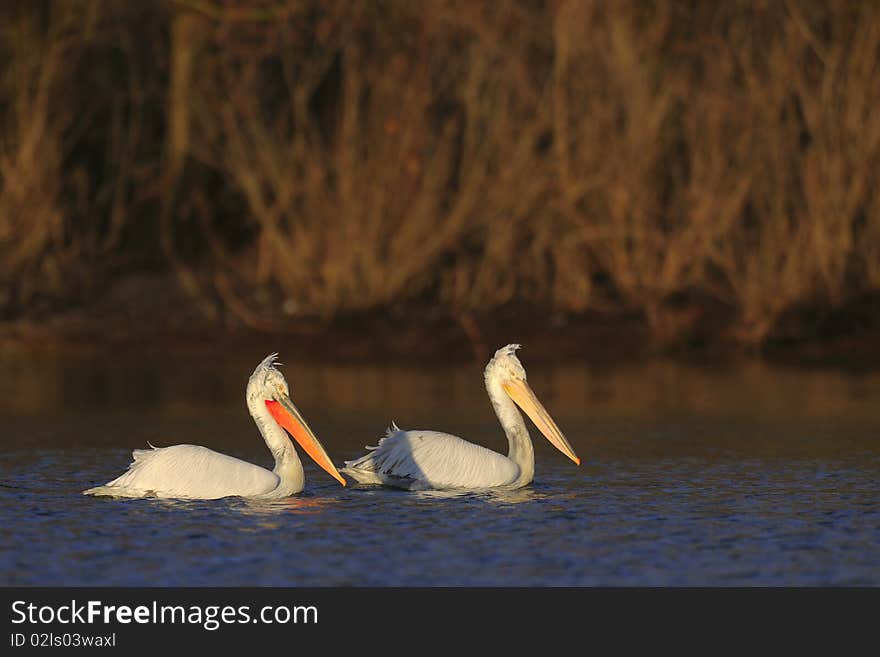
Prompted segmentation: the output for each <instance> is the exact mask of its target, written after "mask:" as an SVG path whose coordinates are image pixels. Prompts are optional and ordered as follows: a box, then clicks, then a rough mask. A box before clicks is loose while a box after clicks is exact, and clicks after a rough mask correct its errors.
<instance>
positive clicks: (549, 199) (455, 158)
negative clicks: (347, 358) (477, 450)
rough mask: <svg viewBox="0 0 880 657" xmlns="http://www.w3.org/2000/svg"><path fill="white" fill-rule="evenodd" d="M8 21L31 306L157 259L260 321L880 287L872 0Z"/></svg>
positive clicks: (838, 294)
mask: <svg viewBox="0 0 880 657" xmlns="http://www.w3.org/2000/svg"><path fill="white" fill-rule="evenodd" d="M3 26H4V29H3V34H2V42H0V47H2V50H3V55H4V57H3V60H2V61H5V62H6V64H4V65H3V66H4V71H3V77H2V87H0V118H2V124H0V176H2V178H0V276H2V277H3V280H4V286H3V287H4V289H3V290H0V295H2V296H0V308H2V309H4V314H5V315H6V316H7V317H9V316H15V315H20V314H23V313H24V314H26V313H28V312H29V311H31V310H32V308H33V307H34V305H35V304H39V303H42V302H44V301H45V300H46V299H52V300H54V301H55V302H57V301H59V300H67V301H71V300H76V301H81V300H87V299H88V298H89V296H90V295H94V294H96V293H97V292H99V291H100V290H101V286H100V284H99V283H98V281H99V280H100V276H101V275H105V274H106V273H107V272H108V271H109V272H113V273H120V272H121V273H124V272H126V271H133V270H135V269H138V268H141V269H142V268H144V267H146V268H154V269H157V268H158V269H162V268H164V269H170V270H173V271H174V272H175V273H176V275H177V276H176V278H177V280H178V281H179V284H180V285H181V286H182V289H184V290H185V291H186V292H187V293H188V294H189V295H190V297H191V298H192V299H193V300H195V301H196V302H197V303H198V305H199V307H200V308H201V309H202V311H203V312H204V313H205V314H207V315H208V316H210V317H217V316H220V315H221V314H224V316H226V317H234V318H237V320H239V321H242V322H244V323H246V324H250V325H254V326H273V325H274V326H278V325H279V324H283V323H284V321H286V319H285V318H286V317H288V318H289V316H297V315H300V316H301V315H306V316H322V317H333V316H338V315H339V314H349V313H357V312H365V311H366V312H368V311H373V310H379V309H385V308H388V307H390V306H404V307H406V306H407V305H413V304H415V305H422V306H423V305H425V304H433V305H435V306H438V307H442V308H445V309H446V310H447V311H448V312H450V313H452V314H462V313H464V314H465V315H466V313H470V312H478V313H485V312H491V311H492V310H493V309H499V308H503V307H509V306H517V307H530V308H536V309H541V310H553V311H557V312H563V313H574V314H580V313H596V314H604V315H628V316H641V317H643V318H644V320H645V321H646V322H647V323H648V325H649V326H650V327H651V330H652V331H653V332H654V333H655V335H657V337H658V338H659V339H660V340H661V341H672V342H677V341H682V340H688V339H690V338H693V337H707V336H708V337H712V338H717V337H725V338H730V339H733V340H735V341H738V342H741V343H746V344H760V343H762V342H764V341H765V340H767V339H768V338H770V337H773V336H774V334H778V333H779V332H780V331H781V330H782V329H781V327H782V326H783V325H785V326H791V321H790V318H791V317H798V316H800V315H804V316H809V317H813V318H815V317H821V316H823V315H827V314H828V313H831V312H835V311H839V309H841V308H846V307H847V306H848V305H849V304H854V303H857V302H861V303H862V304H864V299H870V298H872V296H873V295H877V294H880V186H878V182H880V180H878V178H880V173H878V172H880V166H878V165H880V112H878V111H876V108H877V107H880V5H877V4H876V3H843V4H830V5H829V4H828V3H822V2H766V3H765V2H728V3H692V2H673V1H671V0H656V1H654V2H619V3H618V2H615V3H603V2H588V1H587V0H582V1H579V0H560V1H557V2H546V3H545V2H524V1H513V0H511V1H510V2H470V1H464V0H434V1H432V2H429V3H424V4H422V3H407V2H387V3H348V2H323V1H317V0H298V1H295V0H289V1H286V2H284V1H282V0H271V1H267V2H233V1H227V2H221V1H219V0H213V1H212V0H206V1H201V0H178V1H175V2H168V3H165V4H156V5H153V6H151V7H145V6H144V5H137V8H131V7H129V6H128V5H126V4H123V3H114V2H104V3H100V2H83V3H81V4H80V3H76V2H54V3H47V4H46V5H45V7H43V8H42V9H40V10H36V9H34V8H32V7H30V6H29V5H28V6H25V5H24V3H22V7H20V8H17V9H6V10H4V15H3ZM786 318H788V319H786ZM795 325H796V326H797V327H798V328H797V329H796V330H798V331H801V333H803V332H804V331H805V330H806V328H805V325H803V322H802V323H801V324H798V323H797V322H795ZM786 330H790V329H786Z"/></svg>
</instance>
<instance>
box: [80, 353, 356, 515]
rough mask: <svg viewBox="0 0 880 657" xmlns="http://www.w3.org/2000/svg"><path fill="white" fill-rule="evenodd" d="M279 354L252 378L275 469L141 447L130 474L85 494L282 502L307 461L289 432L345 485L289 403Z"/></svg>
mask: <svg viewBox="0 0 880 657" xmlns="http://www.w3.org/2000/svg"><path fill="white" fill-rule="evenodd" d="M277 355H278V354H272V355H270V356H268V357H266V358H265V359H264V360H263V362H262V363H260V364H259V365H258V366H257V369H255V370H254V373H253V374H252V375H251V378H250V379H249V380H248V384H247V392H246V394H245V398H246V400H247V406H248V410H249V411H250V414H251V417H252V418H254V422H256V424H257V428H258V429H259V430H260V433H261V434H262V435H263V439H264V440H265V441H266V445H267V446H268V447H269V450H270V451H271V452H272V456H274V457H275V468H274V469H273V470H266V469H265V468H261V467H260V466H258V465H254V464H252V463H248V462H246V461H242V460H240V459H237V458H233V457H232V456H227V455H226V454H220V453H219V452H215V451H214V450H211V449H208V448H207V447H200V446H199V445H173V446H171V447H153V446H152V445H150V447H151V449H136V450H134V452H132V456H133V457H134V461H132V463H131V464H130V465H129V466H128V471H126V472H125V473H123V474H122V475H121V476H119V477H117V478H116V479H114V480H113V481H111V482H108V483H106V484H104V485H103V486H98V487H96V488H90V489H88V490H86V491H83V493H84V494H85V495H111V496H116V497H172V498H186V499H203V500H212V499H217V498H220V497H229V496H232V495H237V496H240V497H251V498H254V497H256V498H270V499H271V498H279V497H287V496H288V495H293V494H294V493H298V492H300V491H301V490H302V489H303V484H304V482H305V476H304V474H303V467H302V463H301V462H300V460H299V456H297V454H296V449H294V447H293V444H292V443H291V442H290V439H289V438H288V437H287V434H285V433H284V430H285V429H286V430H287V431H288V432H290V435H292V436H293V437H294V438H296V441H297V442H298V443H299V444H300V447H302V448H303V449H304V450H305V451H306V453H307V454H308V455H309V456H311V457H312V459H314V461H315V463H317V464H318V465H320V466H321V467H322V468H324V470H326V471H327V472H328V473H329V474H330V475H332V476H333V477H335V478H336V479H337V480H339V483H341V484H342V485H343V486H345V479H343V478H342V476H341V475H340V474H339V472H338V471H337V470H336V467H335V466H334V465H333V462H332V461H331V460H330V457H329V456H328V455H327V452H326V451H325V449H324V446H323V445H321V442H320V441H319V440H318V438H317V437H316V436H315V434H314V433H312V430H311V429H310V428H309V425H308V424H306V421H305V420H304V419H303V417H302V415H300V413H299V411H298V410H297V409H296V406H294V405H293V402H292V401H290V391H289V388H288V387H287V381H285V380H284V375H282V374H281V372H279V371H278V370H277V369H276V367H275V358H276V357H277Z"/></svg>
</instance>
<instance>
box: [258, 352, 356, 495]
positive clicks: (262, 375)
mask: <svg viewBox="0 0 880 657" xmlns="http://www.w3.org/2000/svg"><path fill="white" fill-rule="evenodd" d="M277 359H278V354H269V355H268V356H266V358H264V359H263V361H262V362H261V363H260V364H259V365H257V368H256V369H255V370H254V373H253V374H251V378H250V379H248V384H247V392H246V393H245V394H246V397H247V401H248V406H249V407H253V404H256V405H259V404H260V403H263V404H265V406H266V408H267V409H268V410H269V413H270V414H271V415H272V418H273V419H274V420H275V422H277V423H278V424H279V425H280V426H281V427H283V428H284V429H285V430H286V431H287V433H289V434H290V435H291V436H293V438H294V440H296V442H297V443H299V446H300V447H302V448H303V449H304V450H305V452H306V454H308V455H309V456H310V457H311V458H312V460H313V461H314V462H315V463H317V464H318V465H319V466H321V468H323V469H324V470H325V471H326V472H327V473H328V474H329V475H330V476H331V477H333V478H334V479H336V480H337V481H338V482H339V483H341V484H342V485H343V486H345V479H343V477H342V475H341V474H339V471H338V470H337V469H336V466H335V465H333V461H331V460H330V456H329V455H328V454H327V450H325V449H324V446H323V445H322V444H321V441H320V440H318V437H317V436H316V435H315V434H314V432H313V431H312V430H311V429H310V428H309V425H308V424H307V423H306V421H305V419H304V418H303V416H302V414H301V413H300V412H299V410H298V409H297V408H296V406H295V405H294V403H293V402H292V401H291V399H290V386H288V385H287V381H286V380H285V378H284V375H283V374H282V373H281V371H280V370H279V369H278V368H277V365H279V364H280V363H278V362H277Z"/></svg>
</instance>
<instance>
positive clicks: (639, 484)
mask: <svg viewBox="0 0 880 657" xmlns="http://www.w3.org/2000/svg"><path fill="white" fill-rule="evenodd" d="M265 350H266V349H264V348H260V347H256V348H254V347H248V348H242V349H240V350H236V351H234V352H231V355H230V352H229V351H227V352H226V353H225V355H224V359H223V360H222V361H220V360H210V359H209V358H208V357H206V354H205V352H204V351H202V352H200V353H189V352H180V353H174V352H172V353H165V352H161V351H155V352H150V351H148V350H147V351H141V352H137V351H134V350H132V351H129V352H126V353H112V354H94V353H90V352H88V351H86V352H84V353H81V354H48V353H46V354H7V355H5V356H2V357H0V365H2V367H3V371H4V372H5V376H4V377H3V381H2V382H0V527H2V528H3V530H2V533H0V584H3V585H18V584H24V585H41V584H42V585H58V584H61V585H150V586H157V585H158V586H161V585H211V586H213V585H216V586H220V585H232V586H235V585H274V586H297V585H300V586H325V585H327V586H329V585H355V586H374V585H400V586H409V585H428V586H434V585H453V586H455V585H490V586H495V585H502V586H507V585H521V586H570V585H574V586H582V585H722V586H728V585H730V586H734V585H735V586H740V585H874V586H876V585H878V584H880V549H878V546H880V495H878V493H880V484H878V481H880V477H878V475H880V403H878V402H880V374H877V373H871V372H861V373H859V372H843V371H835V370H824V371H823V370H818V371H800V370H793V369H776V368H772V367H769V366H766V365H762V364H760V363H740V364H731V365H726V366H721V367H719V366H713V367H708V366H700V365H693V364H690V365H689V364H682V363H672V362H652V363H645V364H634V365H626V366H620V367H614V368H609V367H602V368H597V367H591V366H588V365H587V364H586V363H580V362H567V363H560V364H549V365H540V364H536V365H530V364H529V359H528V351H527V350H524V351H523V352H522V358H523V361H524V363H525V365H526V367H527V369H528V370H529V380H530V383H531V384H532V387H533V388H534V389H535V391H536V392H537V394H538V396H539V397H540V398H541V399H542V401H543V402H544V403H545V405H546V406H547V408H548V409H549V410H550V411H551V413H552V414H553V415H554V417H555V418H556V420H557V422H558V423H559V425H560V426H561V427H562V429H563V431H565V433H566V435H567V437H568V438H569V440H570V442H571V443H572V445H573V446H574V448H575V450H576V451H577V452H578V454H579V455H580V456H581V457H582V458H583V459H584V464H583V465H582V466H581V467H580V468H578V467H576V466H575V465H574V464H572V463H571V462H570V461H568V460H567V459H566V458H565V457H563V456H562V455H561V454H560V453H558V452H557V451H555V450H554V449H553V448H552V447H551V446H550V445H549V444H548V443H547V442H546V441H545V440H544V439H543V438H541V437H540V436H538V435H535V434H536V432H535V431H534V430H533V431H532V434H533V437H534V438H535V443H536V470H537V474H536V478H535V481H534V483H533V484H532V485H531V486H529V487H527V488H525V489H522V490H519V491H514V492H505V493H497V494H493V493H481V494H449V493H409V492H404V491H397V490H391V489H382V488H375V487H365V486H363V487H359V486H350V487H348V488H342V487H341V486H339V484H338V483H336V482H335V481H334V480H332V479H331V478H330V477H329V476H328V475H327V474H326V473H324V472H323V471H321V470H320V469H318V468H317V467H316V466H314V464H312V463H311V462H310V461H306V477H307V481H306V490H305V491H304V493H303V494H301V495H298V496H296V497H292V498H288V499H285V500H281V501H276V502H252V501H247V500H242V499H235V498H230V499H225V500H217V501H207V502H201V501H195V502H193V501H186V502H183V501H165V500H128V501H121V500H112V499H101V498H98V499H95V498H89V497H84V496H82V495H81V494H80V491H82V490H83V489H84V488H87V487H89V486H92V485H95V484H98V483H103V482H105V481H107V480H109V479H111V478H113V477H115V476H116V475H118V474H119V473H120V472H122V471H123V470H124V469H125V467H126V465H127V464H128V462H129V456H130V450H131V449H132V448H135V447H141V446H143V445H144V444H145V443H146V441H147V440H150V441H152V442H153V443H154V444H157V445H165V444H174V443H178V442H191V443H198V444H203V445H207V446H210V447H212V448H215V449H218V450H221V451H225V452H227V453H230V454H233V455H235V456H239V457H241V458H245V459H247V460H249V461H252V462H255V463H258V464H261V465H265V466H271V458H270V456H269V453H268V451H267V450H266V449H265V446H264V445H263V443H262V441H261V440H260V438H259V434H258V433H257V432H256V428H255V427H254V425H253V424H252V423H251V421H250V418H249V417H248V416H247V412H246V410H245V408H244V403H243V390H244V383H245V381H246V379H247V376H248V375H249V373H250V371H251V370H252V369H253V367H254V366H255V365H256V363H257V362H259V360H260V359H261V358H262V356H264V355H265V354H264V353H262V352H263V351H265ZM282 355H283V354H282ZM283 370H284V371H285V373H286V374H287V376H288V380H289V382H290V383H291V388H292V396H293V398H294V400H295V401H296V402H297V404H298V406H299V408H300V410H301V411H302V412H303V414H304V415H305V417H306V418H307V419H308V421H309V423H310V424H311V425H312V428H313V429H315V432H316V433H317V435H318V436H319V437H320V438H321V439H322V441H323V442H324V444H325V446H326V447H327V449H328V451H329V452H330V454H331V456H332V457H333V458H334V459H335V460H336V461H337V462H338V463H339V462H341V461H342V460H344V459H348V458H351V457H353V456H355V455H357V454H359V453H361V451H362V446H363V445H364V444H365V443H371V444H372V443H374V441H375V439H376V437H377V436H378V435H380V434H381V432H382V429H383V428H384V427H385V426H387V424H388V423H389V422H390V421H391V420H392V419H395V420H397V421H398V423H400V424H401V426H404V427H413V428H415V427H421V428H436V429H444V430H448V431H451V432H453V433H457V434H459V435H462V436H464V437H467V438H469V439H471V440H474V441H475V442H480V443H482V444H485V445H486V446H488V447H491V448H493V449H497V450H504V449H505V440H504V438H503V435H502V434H501V430H500V427H498V425H497V423H496V422H495V418H494V416H493V415H492V411H491V408H490V406H489V404H488V401H487V399H486V397H485V393H484V392H483V391H482V388H481V383H482V381H481V376H480V371H481V368H480V366H479V365H478V364H472V363H464V364H455V363H450V364H444V365H436V364H425V363H419V364H415V365H412V366H399V365H395V366H378V365H377V366H352V367H349V366H345V365H340V364H333V365H320V364H316V363H291V364H289V365H287V366H285V367H284V368H283Z"/></svg>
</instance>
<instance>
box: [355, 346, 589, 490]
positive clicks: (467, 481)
mask: <svg viewBox="0 0 880 657" xmlns="http://www.w3.org/2000/svg"><path fill="white" fill-rule="evenodd" d="M517 349H519V345H518V344H509V345H507V346H506V347H502V348H501V349H499V350H498V351H496V352H495V356H494V357H493V358H492V360H490V361H489V364H488V365H486V369H485V371H484V379H485V382H486V391H487V392H488V393H489V399H490V400H491V402H492V406H493V407H494V408H495V414H496V415H497V416H498V420H499V421H500V422H501V426H502V427H503V428H504V433H505V434H506V435H507V441H508V443H509V445H510V449H509V451H508V453H507V456H504V455H503V454H499V453H497V452H493V451H492V450H490V449H487V448H486V447H483V446H482V445H475V444H474V443H470V442H468V441H466V440H463V439H461V438H459V437H458V436H453V435H450V434H448V433H441V432H438V431H420V430H415V431H404V430H402V429H400V428H398V427H397V426H396V425H395V424H392V426H391V428H389V429H388V432H387V433H386V435H385V436H384V437H383V438H382V439H381V440H380V441H379V444H378V445H377V446H375V447H370V446H369V445H368V446H367V449H368V450H369V451H368V452H367V453H366V454H365V455H364V456H362V457H360V458H358V459H356V460H353V461H346V462H345V467H344V468H342V470H341V472H343V473H345V474H347V475H348V476H349V477H351V478H353V479H355V480H356V481H358V482H359V483H364V484H382V485H386V486H394V487H397V488H405V489H408V490H432V489H433V490H438V489H455V488H459V489H483V488H506V489H515V488H522V487H523V486H526V485H528V484H529V483H530V482H531V481H532V479H533V478H534V476H535V450H534V447H533V445H532V439H531V437H530V436H529V431H528V428H527V427H526V424H525V422H524V421H523V418H522V415H520V412H519V410H517V406H519V408H521V409H522V410H523V411H525V413H526V414H527V415H528V416H529V417H530V418H531V420H532V421H533V422H534V423H535V426H537V427H538V429H539V430H540V431H541V433H542V434H544V436H545V437H546V438H547V440H549V441H550V442H551V443H552V444H553V445H554V446H555V447H556V448H557V449H558V450H559V451H561V452H562V453H563V454H565V455H566V456H568V458H570V459H571V460H572V461H574V462H575V463H577V464H578V465H580V462H581V461H580V458H578V456H577V455H576V454H575V453H574V450H573V449H572V447H571V445H569V443H568V441H567V440H566V439H565V436H564V435H563V434H562V432H561V431H560V430H559V427H557V426H556V423H555V422H554V421H553V418H551V417H550V414H549V413H548V412H547V411H546V409H545V408H544V406H543V405H542V404H541V402H539V401H538V399H537V397H536V396H535V393H534V392H532V389H531V388H530V387H529V384H528V383H527V381H526V371H525V369H524V368H523V366H522V363H520V361H519V359H518V358H517V357H516V350H517Z"/></svg>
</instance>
